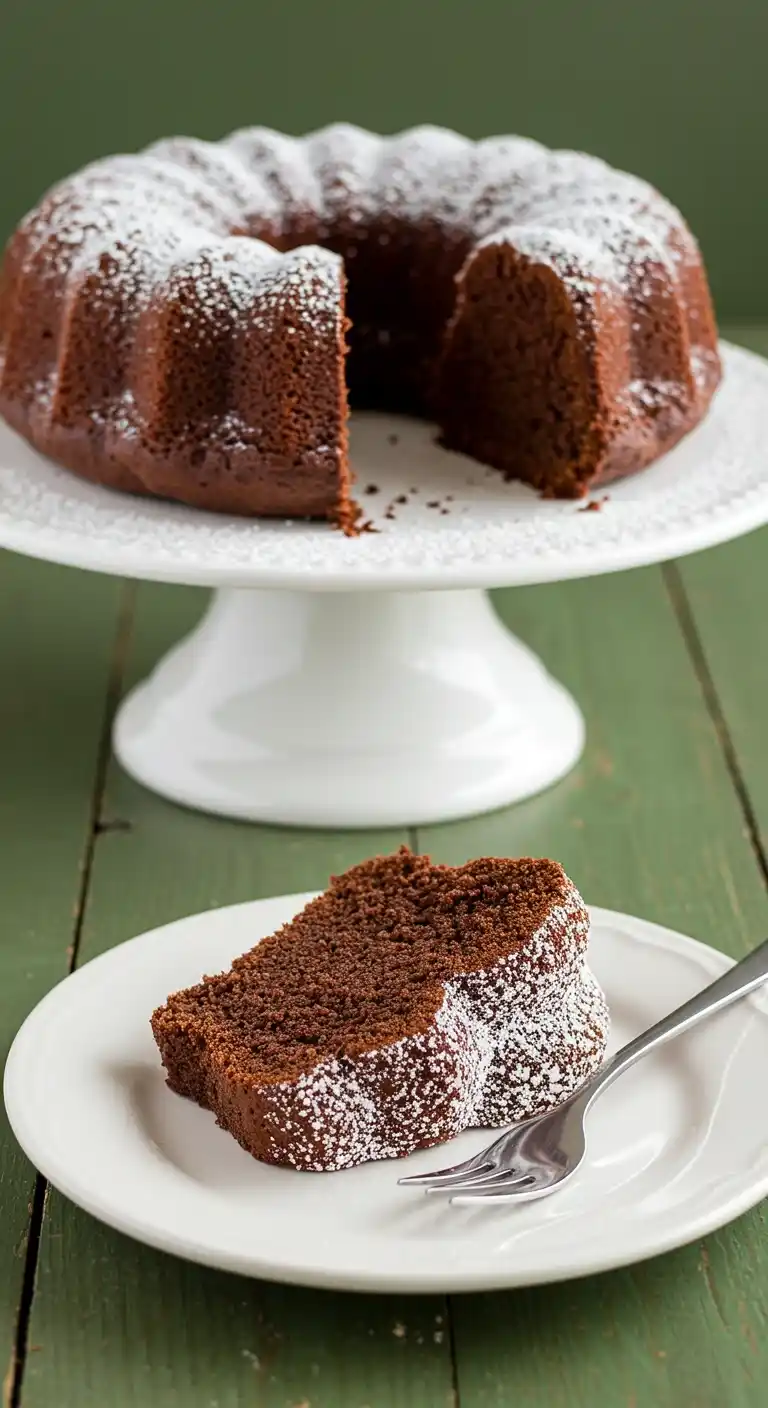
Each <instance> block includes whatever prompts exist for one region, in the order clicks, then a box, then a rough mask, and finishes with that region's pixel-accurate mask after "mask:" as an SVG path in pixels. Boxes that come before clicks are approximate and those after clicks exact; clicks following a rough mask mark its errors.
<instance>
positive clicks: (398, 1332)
mask: <svg viewBox="0 0 768 1408" xmlns="http://www.w3.org/2000/svg"><path fill="white" fill-rule="evenodd" d="M392 1334H393V1335H394V1337H395V1339H396V1340H404V1339H405V1336H406V1329H405V1325H401V1323H400V1321H399V1320H396V1321H395V1324H394V1325H393V1326H392Z"/></svg>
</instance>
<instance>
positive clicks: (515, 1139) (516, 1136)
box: [398, 940, 768, 1203]
mask: <svg viewBox="0 0 768 1408" xmlns="http://www.w3.org/2000/svg"><path fill="white" fill-rule="evenodd" d="M767 978H768V940H767V941H766V942H765V943H763V944H761V945H760V947H759V948H756V949H754V950H753V952H752V953H750V954H748V955H747V957H746V958H743V959H742V960H741V962H740V963H737V964H735V966H734V967H733V968H729V970H728V972H727V973H724V974H723V976H722V977H721V978H717V979H716V980H715V982H714V983H710V985H709V987H707V988H704V990H703V992H700V993H697V995H696V996H695V997H692V998H691V999H690V1001H689V1002H684V1003H683V1005H682V1007H678V1008H676V1010H675V1011H674V1012H670V1014H669V1016H668V1017H664V1018H662V1020H661V1021H660V1022H656V1024H655V1025H654V1026H652V1027H649V1028H648V1030H647V1031H646V1032H643V1033H642V1034H641V1035H640V1036H637V1037H635V1038H634V1040H633V1041H630V1042H628V1044H627V1045H626V1046H623V1047H622V1049H621V1050H620V1051H618V1052H617V1053H616V1055H615V1056H613V1057H612V1058H611V1060H610V1061H607V1062H606V1063H605V1065H604V1066H603V1067H602V1069H601V1070H599V1071H598V1073H597V1075H595V1076H593V1077H592V1079H591V1080H589V1081H587V1083H586V1084H585V1085H583V1086H581V1088H580V1089H579V1090H577V1091H576V1092H575V1094H573V1095H571V1096H570V1098H569V1099H568V1100H565V1101H563V1103H562V1105H558V1106H557V1108H556V1109H554V1110H550V1111H548V1112H547V1113H546V1114H543V1115H535V1116H534V1117H533V1118H532V1119H529V1120H525V1121H523V1122H522V1123H521V1124H517V1125H514V1126H513V1127H512V1128H511V1129H508V1130H505V1132H504V1133H503V1134H501V1135H500V1136H499V1138H498V1139H495V1140H494V1142H493V1143H492V1144H489V1146H488V1148H487V1149H482V1150H481V1152H480V1153H479V1154H475V1156H474V1158H471V1159H465V1160H464V1162H463V1163H461V1164H454V1166H453V1167H452V1168H441V1169H438V1170H436V1171H435V1172H434V1173H415V1174H411V1175H409V1177H407V1178H399V1179H398V1183H401V1184H403V1185H404V1186H405V1187H407V1188H424V1189H425V1191H426V1192H427V1193H449V1194H450V1195H451V1196H450V1201H451V1202H452V1203H478V1202H489V1201H491V1200H494V1201H499V1202H501V1201H506V1202H513V1201H514V1202H516V1203H522V1202H529V1201H532V1200H533V1199H534V1198H544V1197H546V1196H547V1194H548V1193H554V1192H555V1191H556V1189H558V1188H562V1186H563V1184H564V1183H565V1182H566V1181H567V1179H569V1178H571V1177H572V1176H573V1174H574V1173H575V1172H576V1170H577V1168H578V1167H579V1164H580V1163H581V1161H582V1159H583V1158H584V1154H585V1152H586V1135H585V1131H584V1120H585V1117H586V1114H587V1111H588V1110H589V1109H591V1107H592V1105H594V1103H595V1101H596V1099H597V1097H598V1096H599V1095H601V1094H602V1092H603V1091H604V1090H607V1088H608V1086H609V1085H612V1084H613V1082H614V1081H615V1080H617V1079H618V1077H619V1076H620V1075H623V1074H624V1072H625V1071H626V1070H629V1067H630V1066H634V1064H635V1062H636V1061H639V1060H640V1057H641V1056H647V1055H648V1052H649V1051H655V1050H656V1048H657V1047H659V1046H661V1045H662V1044H663V1043H664V1042H667V1041H671V1039H672V1037H675V1036H680V1034H681V1033H682V1032H686V1031H688V1030H689V1029H690V1028H691V1027H693V1026H696V1024H697V1023H698V1022H702V1021H704V1020H705V1018H707V1017H711V1016H712V1015H713V1014H714V1013H715V1012H719V1011H720V1010H721V1009H722V1008H723V1007H728V1006H730V1004H731V1003H732V1002H737V1001H738V1000H739V998H741V997H746V995H747V993H750V992H753V991H754V989H755V988H758V987H760V985H761V984H762V983H764V982H765V981H766V979H767Z"/></svg>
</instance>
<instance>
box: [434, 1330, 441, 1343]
mask: <svg viewBox="0 0 768 1408" xmlns="http://www.w3.org/2000/svg"><path fill="white" fill-rule="evenodd" d="M432 1338H433V1340H434V1341H435V1344H442V1343H443V1332H442V1330H435V1333H434V1334H433V1336H432Z"/></svg>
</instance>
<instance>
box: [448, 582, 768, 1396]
mask: <svg viewBox="0 0 768 1408" xmlns="http://www.w3.org/2000/svg"><path fill="white" fill-rule="evenodd" d="M497 603H498V607H499V609H500V611H501V613H502V615H503V616H504V618H505V619H506V620H507V621H508V623H509V624H510V625H511V626H512V627H513V629H515V630H516V631H518V632H519V633H520V634H521V635H522V636H523V637H524V638H525V639H526V640H527V641H529V642H530V643H531V644H532V645H533V646H534V648H535V649H537V650H538V651H540V652H541V654H542V656H543V657H544V658H545V660H547V661H548V662H549V664H550V665H551V667H552V669H553V670H554V671H555V672H556V673H557V675H558V676H559V677H560V678H562V679H563V681H564V682H565V683H566V684H567V685H568V686H569V687H570V688H571V689H573V691H574V693H575V694H576V697H577V698H578V699H579V701H580V702H581V704H582V706H583V708H584V710H585V713H586V718H587V727H588V738H589V743H588V747H587V752H586V755H585V758H584V760H583V762H582V764H581V765H580V766H579V767H578V768H577V770H576V771H575V772H574V773H573V774H572V776H571V777H570V778H568V779H567V780H566V781H565V782H564V783H562V784H561V785H560V786H559V787H557V788H555V789H554V790H552V791H551V792H550V793H548V794H545V795H542V796H540V797H538V798H535V799H533V800H532V801H530V802H528V803H525V804H523V805H522V806H520V807H517V808H514V809H512V810H511V811H507V812H500V813H497V814H495V815H491V816H488V817H486V818H481V819H478V820H475V821H472V822H467V823H456V824H452V825H448V826H443V827H434V828H429V829H428V830H426V831H423V832H421V833H420V841H421V844H422V847H423V849H425V850H428V851H430V852H432V853H433V854H434V855H435V856H437V857H439V858H440V859H443V860H448V861H451V862H459V861H462V860H464V859H466V858H467V857H468V856H470V855H476V854H478V853H480V852H486V853H490V854H520V853H533V854H535V855H536V854H544V855H555V856H557V857H559V858H560V859H562V861H563V863H564V864H565V866H566V868H567V869H568V871H569V873H570V874H571V875H572V876H573V877H574V879H575V880H576V882H577V883H578V884H579V886H580V887H581V888H582V890H583V891H584V893H585V894H586V896H587V897H588V898H589V899H590V900H591V901H592V902H593V903H597V904H603V905H608V906H611V907H614V908H619V909H626V910H629V911H630V912H633V913H637V914H641V915H644V916H646V917H647V918H650V919H654V920H657V921H660V922H662V923H665V924H668V925H670V926H672V927H676V928H680V929H682V930H684V931H686V932H688V933H692V934H694V935H696V936H697V937H699V938H702V939H704V940H705V941H707V942H709V943H712V944H714V945H715V946H717V947H719V948H722V949H724V950H725V951H726V952H729V953H731V954H733V955H734V956H737V955H739V954H741V953H743V952H744V951H745V950H746V949H747V948H748V947H750V946H751V945H753V944H754V943H755V942H756V941H757V939H759V938H762V937H763V936H764V934H765V931H766V922H767V921H768V904H767V901H766V893H765V888H764V885H763V881H762V877H761V874H760V871H759V868H758V866H757V864H756V862H755V859H754V857H753V854H752V852H751V849H750V846H749V843H748V841H747V840H746V839H745V836H744V819H743V816H742V813H741V810H740V807H739V803H738V798H737V796H736V794H735V792H734V789H733V786H732V784H731V780H730V778H729V774H728V770H727V767H726V764H725V761H724V758H723V754H722V751H721V749H720V746H719V741H718V736H717V732H716V730H715V727H714V724H713V722H712V720H711V718H710V717H709V715H708V713H707V711H706V709H705V708H704V705H703V700H702V693H701V688H700V685H699V682H698V679H697V676H696V673H695V671H694V668H693V666H692V663H691V659H690V656H689V655H688V652H687V650H686V645H685V641H684V639H683V636H682V634H681V632H680V629H679V625H678V622H677V618H676V614H675V611H674V609H673V606H672V604H671V602H670V599H669V596H668V594H667V592H666V591H665V587H664V582H663V578H662V574H661V572H660V571H659V569H651V570H648V571H643V572H634V573H627V574H623V575H620V576H616V577H609V578H604V579H602V580H599V581H584V582H574V583H568V584H562V585H558V586H554V587H546V588H536V589H531V590H526V591H517V592H507V593H500V594H499V595H498V597H497ZM595 1235H596V1236H597V1237H599V1235H600V1229H599V1226H596V1228H595ZM767 1315H768V1244H766V1239H765V1228H764V1217H763V1214H762V1213H761V1212H759V1211H758V1212H755V1213H753V1214H751V1215H748V1216H747V1217H745V1218H742V1219H741V1220H740V1221H739V1222H738V1223H737V1224H736V1225H735V1226H734V1227H733V1228H730V1229H728V1230H726V1231H724V1232H723V1233H722V1234H720V1235H719V1236H717V1237H713V1238H709V1239H708V1240H707V1243H706V1245H705V1246H704V1247H696V1246H694V1247H690V1248H688V1249H684V1250H682V1251H680V1252H678V1253H675V1254H673V1255H670V1256H667V1257H664V1258H662V1259H660V1260H656V1261H653V1262H651V1263H649V1264H648V1265H645V1266H638V1267H635V1268H633V1269H631V1270H628V1271H624V1272H617V1273H613V1274H611V1275H608V1276H605V1277H599V1278H594V1279H592V1280H590V1281H587V1282H584V1283H581V1284H579V1283H574V1284H571V1285H566V1286H562V1287H550V1288H547V1289H543V1290H537V1291H534V1292H519V1293H515V1294H509V1295H496V1296H483V1297H478V1298H472V1297H460V1298H458V1299H457V1300H456V1301H455V1302H453V1318H454V1332H455V1337H456V1350H457V1357H458V1377H459V1391H460V1401H461V1405H462V1408H502V1405H504V1406H505V1408H506V1405H507V1404H509V1403H514V1402H523V1403H525V1404H526V1406H527V1408H593V1405H595V1404H605V1405H606V1408H614V1405H622V1408H623V1406H624V1405H627V1408H629V1405H635V1408H646V1405H647V1408H694V1405H695V1408H720V1405H724V1404H726V1403H727V1404H728V1405H729V1408H747V1405H749V1408H757V1405H759V1404H762V1403H763V1402H764V1395H765V1383H766V1381H767V1380H768V1340H766V1337H765V1333H764V1329H765V1321H766V1316H767Z"/></svg>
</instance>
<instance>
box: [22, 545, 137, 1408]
mask: <svg viewBox="0 0 768 1408" xmlns="http://www.w3.org/2000/svg"><path fill="white" fill-rule="evenodd" d="M119 590H120V589H119V584H118V583H113V582H110V581H101V582H98V583H97V582H96V580H95V579H91V580H90V581H89V580H87V579H86V578H84V577H82V576H78V575H77V574H76V573H74V572H66V571H64V570H63V569H61V568H54V567H43V566H41V565H40V564H38V563H33V562H28V561H25V560H24V559H23V558H19V557H15V556H12V555H11V554H10V553H2V554H0V601H1V602H2V609H0V896H1V897H2V921H1V928H0V1063H2V1064H3V1065H4V1063H5V1057H6V1054H7V1051H8V1048H9V1046H10V1043H11V1041H12V1039H13V1037H14V1036H15V1034H16V1031H17V1029H18V1027H19V1026H20V1024H21V1022H22V1021H23V1019H24V1017H26V1015H27V1013H28V1012H29V1011H30V1010H31V1008H32V1007H34V1005H35V1003H37V1002H38V1001H39V999H40V998H41V997H42V996H43V995H44V993H45V992H47V990H48V989H49V988H50V987H52V986H53V984H54V983H55V982H57V981H58V980H59V979H60V978H62V977H63V976H64V974H65V973H66V971H67V966H68V961H69V946H70V945H71V943H72V939H73V932H74V928H75V923H76V916H77V911H78V902H79V894H80V888H81V880H80V869H81V865H82V862H83V859H84V856H85V855H86V852H87V847H88V839H89V835H90V821H91V806H92V795H93V790H94V780H95V776H96V770H97V759H98V752H99V742H100V737H101V734H102V727H103V721H104V720H103V716H104V706H105V698H106V693H107V679H108V674H109V666H110V657H111V652H112V643H113V640H114V635H115V624H116V616H117V605H118V597H119ZM34 1178H35V1176H34V1171H33V1170H32V1169H31V1168H30V1166H29V1164H28V1163H27V1161H26V1159H24V1158H23V1156H22V1154H21V1151H20V1150H19V1148H18V1145H17V1144H16V1141H15V1140H14V1139H13V1137H12V1135H11V1133H10V1130H9V1128H8V1125H7V1121H6V1118H5V1112H4V1109H0V1379H2V1378H3V1377H4V1378H5V1386H6V1392H7V1393H9V1392H10V1385H11V1380H12V1377H13V1365H12V1360H13V1346H14V1336H15V1329H16V1320H17V1313H18V1308H19V1303H20V1295H21V1281H22V1273H23V1268H24V1255H25V1248H26V1236H27V1229H28V1224H29V1209H30V1203H31V1199H32V1190H33V1187H34Z"/></svg>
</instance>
